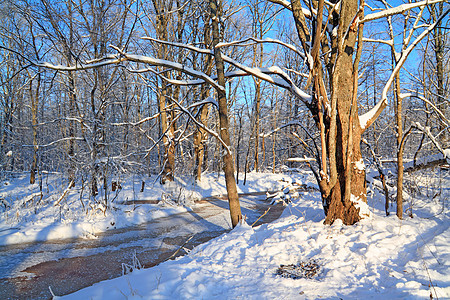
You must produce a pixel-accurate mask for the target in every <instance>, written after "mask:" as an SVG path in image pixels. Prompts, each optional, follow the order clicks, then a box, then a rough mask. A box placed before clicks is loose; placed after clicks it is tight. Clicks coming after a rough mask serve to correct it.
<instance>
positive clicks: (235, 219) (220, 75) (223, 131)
mask: <svg viewBox="0 0 450 300" xmlns="http://www.w3.org/2000/svg"><path fill="white" fill-rule="evenodd" d="M209 6H210V9H211V19H212V36H213V39H212V46H213V49H214V59H215V64H216V70H217V79H218V83H219V85H220V86H221V87H222V89H217V97H218V100H219V123H220V138H221V139H222V140H223V141H224V142H225V144H226V145H227V146H228V148H229V149H230V146H231V142H230V133H229V122H228V103H227V95H226V92H225V75H224V63H223V60H222V56H221V52H220V48H216V45H217V44H218V43H219V42H220V39H219V36H220V35H219V17H220V16H221V13H220V10H221V6H220V7H219V6H218V4H217V0H210V1H209ZM230 151H231V150H228V151H227V150H226V149H223V154H222V155H223V171H224V173H225V182H226V186H227V194H228V202H229V205H230V215H231V223H232V226H233V227H235V226H236V225H237V224H239V222H240V221H241V219H242V214H241V207H240V205H239V196H238V193H237V188H236V180H235V178H234V164H233V157H232V156H231V153H230Z"/></svg>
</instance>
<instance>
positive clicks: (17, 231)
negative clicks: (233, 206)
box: [0, 173, 306, 246]
mask: <svg viewBox="0 0 450 300" xmlns="http://www.w3.org/2000/svg"><path fill="white" fill-rule="evenodd" d="M241 177H243V176H242V175H241ZM283 177H286V176H285V175H280V174H265V175H264V176H261V174H256V173H250V174H247V182H246V185H243V180H242V179H241V181H240V184H239V185H238V192H239V193H249V192H260V191H273V190H278V189H281V188H282V186H283V182H281V180H282V179H283ZM296 177H297V178H300V179H301V178H306V176H303V175H301V174H297V175H296ZM116 180H118V179H116ZM142 181H145V189H144V191H143V192H140V190H141V185H142ZM110 184H111V182H110ZM67 185H68V183H67V182H66V180H64V179H63V178H62V176H61V175H60V174H55V173H52V174H44V175H43V177H42V187H43V189H42V199H41V192H40V188H39V184H38V183H37V182H36V183H35V184H33V185H30V184H29V175H28V174H16V176H14V177H11V178H9V179H8V180H6V181H3V182H0V246H1V245H6V244H17V243H24V242H33V241H45V240H49V239H63V238H78V237H82V238H83V237H84V238H95V234H96V233H98V232H103V231H105V230H108V229H111V228H123V227H127V226H130V225H136V224H141V223H145V222H148V221H150V220H152V219H155V218H160V217H165V216H168V215H170V214H174V213H180V212H184V211H187V210H189V209H191V207H192V206H193V205H195V204H194V201H195V200H198V199H201V198H204V197H210V196H217V195H223V194H225V193H226V187H225V180H224V177H223V175H222V176H220V177H217V174H205V175H204V176H203V179H202V181H201V182H200V183H195V182H194V181H192V180H185V179H183V178H177V180H176V182H175V183H173V184H166V185H164V186H163V185H160V184H159V182H158V180H157V179H156V177H155V178H152V177H141V176H129V177H124V178H120V185H121V189H120V190H117V191H116V192H112V191H109V192H108V199H109V200H108V201H109V203H110V205H111V207H112V209H108V210H105V209H104V205H103V200H102V199H104V195H102V194H100V195H99V196H97V202H95V201H93V200H92V199H89V195H88V194H89V189H88V187H86V186H85V187H84V189H82V188H81V186H82V184H81V183H79V182H78V183H77V185H76V187H75V188H72V189H70V190H67ZM109 189H111V185H109ZM66 190H67V193H66V194H65V196H64V197H63V198H62V200H60V199H61V196H62V195H64V192H65V191H66ZM102 191H103V189H100V193H101V192H102ZM80 199H81V200H80ZM161 199H164V200H165V201H161V202H160V203H158V204H138V205H122V204H121V203H123V202H125V201H131V200H161ZM58 202H59V204H58V205H56V206H55V204H56V203H58ZM83 207H84V208H83Z"/></svg>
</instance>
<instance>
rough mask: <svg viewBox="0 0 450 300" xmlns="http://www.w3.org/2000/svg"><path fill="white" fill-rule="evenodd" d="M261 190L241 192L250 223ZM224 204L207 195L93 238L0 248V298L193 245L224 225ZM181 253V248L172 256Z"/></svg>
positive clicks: (79, 281)
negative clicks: (168, 212) (189, 207)
mask: <svg viewBox="0 0 450 300" xmlns="http://www.w3.org/2000/svg"><path fill="white" fill-rule="evenodd" d="M263 198H264V196H262V195H246V196H241V197H240V201H241V207H242V208H241V209H242V214H243V215H244V216H245V217H246V220H247V223H248V224H252V223H253V222H254V221H255V220H257V219H258V218H259V217H260V216H261V215H262V214H263V213H264V211H266V210H267V208H268V207H269V205H268V203H267V202H266V201H264V200H263ZM227 207H228V203H227V201H226V200H223V199H218V198H214V199H210V200H208V201H201V202H200V203H198V204H196V205H195V207H194V208H193V210H192V211H188V212H185V213H180V214H176V215H172V216H169V217H164V218H159V219H156V220H153V221H152V222H148V223H145V224H141V225H138V226H133V227H128V228H123V229H117V230H111V231H107V232H105V233H102V234H99V235H97V236H96V237H94V238H93V239H70V240H50V241H46V242H38V243H29V244H18V245H10V246H3V247H0V299H18V298H20V299H29V298H32V299H49V298H51V293H50V291H49V286H51V288H52V290H53V292H54V293H55V294H56V295H65V294H68V293H71V292H74V291H77V290H79V289H81V288H84V287H87V286H90V285H92V284H94V283H96V282H99V281H102V280H106V279H111V278H115V277H118V276H120V275H121V274H122V263H126V264H130V265H131V264H132V258H133V254H134V253H135V252H136V256H137V258H138V259H139V261H140V263H141V264H142V265H143V266H144V267H151V266H154V265H156V264H158V263H160V262H162V261H164V260H167V259H168V258H169V257H171V256H172V255H173V254H174V253H175V251H177V250H178V249H179V248H180V246H182V245H183V244H184V243H185V242H186V241H187V240H188V239H189V238H191V237H192V238H191V239H190V240H189V242H188V243H186V245H184V247H185V248H187V249H192V248H193V247H194V246H195V245H198V244H200V243H203V242H206V241H208V240H209V239H211V238H214V237H217V236H219V235H220V234H222V233H224V232H226V231H228V230H229V229H230V217H229V212H228V210H227ZM282 210H283V206H282V205H280V204H279V205H277V206H273V207H272V208H271V209H270V211H269V213H268V214H267V215H265V216H264V217H263V218H262V219H261V220H260V221H258V223H257V224H256V225H259V224H261V223H267V222H271V221H273V220H274V219H276V218H278V217H279V215H280V214H281V212H282ZM185 253H186V252H185V250H184V249H181V250H180V251H179V252H178V255H184V254H185Z"/></svg>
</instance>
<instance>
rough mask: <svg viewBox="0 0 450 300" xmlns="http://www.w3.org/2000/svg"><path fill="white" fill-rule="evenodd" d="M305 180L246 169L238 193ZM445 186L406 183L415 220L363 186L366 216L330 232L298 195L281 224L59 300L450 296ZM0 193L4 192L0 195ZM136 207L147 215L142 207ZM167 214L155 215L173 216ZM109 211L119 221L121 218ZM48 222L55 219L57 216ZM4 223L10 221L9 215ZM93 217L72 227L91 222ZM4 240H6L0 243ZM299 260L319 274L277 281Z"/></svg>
mask: <svg viewBox="0 0 450 300" xmlns="http://www.w3.org/2000/svg"><path fill="white" fill-rule="evenodd" d="M309 175H310V174H309ZM309 175H308V176H307V175H306V174H296V175H292V176H290V175H273V174H256V173H252V174H250V175H249V176H250V177H249V179H250V180H248V185H247V186H245V187H244V186H242V185H241V186H240V192H251V191H261V190H263V191H264V190H276V189H280V188H282V187H283V184H286V183H285V182H284V183H283V182H282V181H281V179H282V178H284V180H285V181H286V180H288V181H289V180H290V179H289V178H291V179H293V180H295V181H297V182H300V183H304V184H307V185H312V186H313V185H314V181H313V179H312V177H311V176H309ZM24 180H25V179H24ZM180 183H181V182H180ZM449 183H450V177H449V174H448V171H447V172H446V173H440V174H439V177H436V176H431V177H430V176H416V177H415V178H413V180H409V181H408V182H407V184H406V193H405V197H406V201H405V209H406V210H411V211H412V213H413V216H414V217H413V218H410V217H408V216H406V217H405V219H404V220H399V219H398V218H397V217H396V216H395V213H391V215H390V216H388V217H386V216H385V214H384V202H383V201H384V200H383V195H382V194H380V192H379V191H377V190H373V189H372V186H371V185H369V188H368V190H369V199H368V204H369V207H370V210H371V212H372V213H371V215H370V217H368V218H366V219H364V220H362V221H360V222H359V223H358V224H356V225H354V226H344V225H342V223H341V222H339V221H337V222H335V223H334V224H333V225H332V226H326V225H323V218H324V216H323V209H322V205H321V202H320V195H319V194H318V192H316V191H313V190H310V191H302V192H300V193H299V195H298V198H296V197H293V198H292V200H293V201H292V203H291V204H289V205H288V206H287V207H286V209H285V211H284V213H283V215H282V216H281V218H280V219H278V220H277V221H275V222H273V223H271V224H265V225H261V226H259V227H255V228H252V227H250V226H249V225H247V224H245V223H244V224H242V225H240V226H238V227H236V228H235V229H234V230H232V231H231V232H229V233H226V234H223V235H222V236H220V237H218V238H216V239H213V240H211V241H209V242H207V243H205V244H202V245H200V246H197V247H196V248H194V249H193V250H192V251H190V253H189V254H187V255H185V256H183V257H180V258H178V259H176V260H172V261H167V262H164V263H162V264H160V265H158V266H156V267H153V268H149V269H141V270H135V271H133V272H132V273H130V274H127V275H125V276H122V277H119V278H116V279H112V280H108V281H104V282H100V283H97V284H94V285H93V286H91V287H88V288H86V289H83V290H80V291H78V292H76V293H74V294H71V295H67V296H65V297H63V298H64V299H124V298H125V299H318V298H321V299H339V298H342V299H425V298H430V296H432V297H433V298H434V299H436V298H439V299H449V298H450V272H449V270H450V230H449V211H448V198H449ZM139 184H140V182H139ZM11 185H12V184H11ZM156 186H157V185H155V186H154V187H153V189H152V191H151V192H150V191H149V192H148V193H154V194H148V195H146V197H154V196H155V197H156V196H157V195H158V193H159V197H161V196H160V194H161V193H162V191H161V190H158V188H157V187H156ZM185 189H186V191H187V190H189V191H190V192H192V193H198V194H199V195H203V196H206V195H211V194H221V193H223V192H224V182H223V180H222V179H220V180H217V178H216V177H215V176H213V175H209V176H206V177H205V180H204V181H203V182H202V184H201V185H197V186H195V187H194V186H192V188H189V185H188V184H186V187H185ZM124 190H129V189H126V188H124ZM157 190H158V192H156V191H157ZM4 191H5V189H4V187H2V190H1V192H2V193H4ZM439 191H440V193H438V192H439ZM183 193H184V192H183ZM122 199H125V198H122ZM142 207H143V209H145V210H147V211H148V210H149V208H148V206H142ZM144 207H145V208H144ZM157 208H158V210H161V207H159V206H158V207H157ZM49 209H50V208H49ZM164 209H165V208H164ZM164 209H162V210H161V213H173V211H165V210H164ZM168 209H188V208H183V207H178V206H176V207H169V208H168ZM10 211H12V209H10ZM392 211H393V209H391V212H392ZM4 214H5V213H3V216H2V224H5V217H4ZM117 214H118V215H119V212H117ZM122 214H123V212H122ZM407 214H408V213H406V214H405V215H407ZM49 215H50V214H49ZM111 215H112V216H111V217H115V218H116V219H115V220H116V221H117V220H118V218H119V217H118V215H114V214H113V213H111ZM51 216H53V219H55V218H56V216H57V215H56V212H54V213H53V215H51ZM9 218H10V219H9V222H11V218H12V217H11V216H10V217H9ZM89 218H91V219H89ZM89 218H88V217H86V218H85V219H84V220H83V221H77V222H78V223H82V222H88V223H89V221H90V220H93V219H95V218H94V217H93V216H90V217H89ZM123 218H124V217H123ZM31 219H32V214H30V215H26V216H24V217H23V219H22V221H21V222H22V223H20V222H19V223H15V224H16V225H13V224H10V226H16V227H19V226H20V227H21V228H24V227H25V226H30V227H31V226H32V223H30V222H28V223H27V222H26V220H31ZM124 219H125V218H124ZM127 220H128V219H127ZM128 221H129V222H133V221H134V222H136V221H139V218H137V217H135V218H134V219H133V218H131V221H130V220H128ZM55 223H57V222H56V221H55V220H54V221H53V223H51V224H52V225H51V226H50V227H52V226H53V228H54V230H56V231H57V229H56V228H57V225H53V224H55ZM123 223H124V224H125V223H126V222H125V221H123ZM25 224H28V225H25ZM22 226H23V227H22ZM58 226H59V225H58ZM21 232H24V229H21ZM1 233H2V234H4V231H2V232H1ZM7 240H8V238H7V235H4V237H2V241H7ZM138 259H139V257H138ZM301 263H312V264H314V265H315V266H318V267H319V270H318V272H317V273H316V274H314V273H313V274H312V275H311V276H307V277H302V276H301V274H300V276H299V277H301V278H298V279H293V278H289V277H283V276H281V275H277V270H278V269H279V267H280V266H281V265H291V264H292V265H299V264H301Z"/></svg>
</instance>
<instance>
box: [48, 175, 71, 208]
mask: <svg viewBox="0 0 450 300" xmlns="http://www.w3.org/2000/svg"><path fill="white" fill-rule="evenodd" d="M73 184H74V181H73V180H71V181H70V182H69V185H68V186H67V187H66V189H65V190H64V192H63V193H62V195H61V197H59V199H58V201H56V203H55V204H54V205H53V206H58V205H59V203H60V202H61V201H62V200H63V199H64V197H66V195H67V193H68V192H69V191H70V189H71V188H72V186H73Z"/></svg>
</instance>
